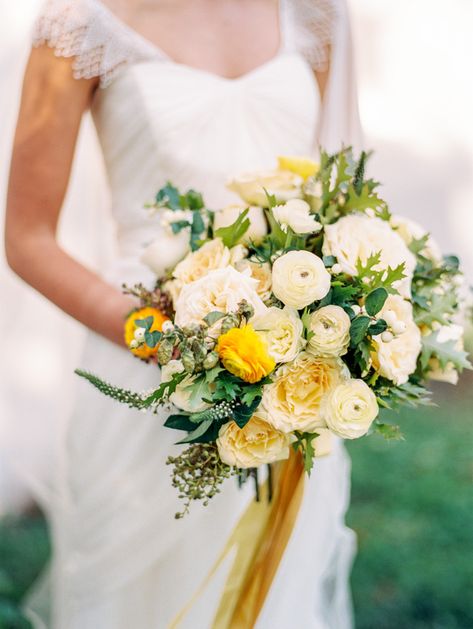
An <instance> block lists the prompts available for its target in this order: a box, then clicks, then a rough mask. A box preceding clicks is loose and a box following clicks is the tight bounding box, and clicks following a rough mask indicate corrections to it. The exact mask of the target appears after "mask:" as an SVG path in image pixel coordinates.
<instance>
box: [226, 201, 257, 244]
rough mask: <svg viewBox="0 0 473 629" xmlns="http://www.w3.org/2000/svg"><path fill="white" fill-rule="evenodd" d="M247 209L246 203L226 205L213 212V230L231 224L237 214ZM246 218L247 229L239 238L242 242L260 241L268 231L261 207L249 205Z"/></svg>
mask: <svg viewBox="0 0 473 629" xmlns="http://www.w3.org/2000/svg"><path fill="white" fill-rule="evenodd" d="M246 209H247V206H246V205H227V207H224V208H223V209H221V210H216V211H215V212H214V230H216V229H220V228H221V227H228V225H232V224H233V223H234V222H235V221H236V220H237V218H238V217H239V215H240V214H241V213H242V212H244V211H245V210H246ZM248 210H249V211H248V214H247V218H248V219H249V221H250V226H249V228H248V231H247V232H246V233H245V234H244V236H243V238H242V239H241V242H242V243H249V242H256V243H257V242H260V241H261V240H262V239H263V238H264V237H265V236H266V234H267V233H268V224H267V222H266V217H265V215H264V210H263V209H262V208H261V207H257V206H254V205H253V206H251V207H249V208H248Z"/></svg>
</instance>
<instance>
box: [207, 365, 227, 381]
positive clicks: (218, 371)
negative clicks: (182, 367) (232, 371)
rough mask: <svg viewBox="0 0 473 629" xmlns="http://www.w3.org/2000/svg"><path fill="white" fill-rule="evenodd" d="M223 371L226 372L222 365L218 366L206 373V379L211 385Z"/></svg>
mask: <svg viewBox="0 0 473 629" xmlns="http://www.w3.org/2000/svg"><path fill="white" fill-rule="evenodd" d="M222 371H225V369H224V368H223V367H220V365H216V366H215V367H213V368H212V369H207V371H206V372H205V379H206V380H207V382H208V383H209V384H211V383H212V382H215V380H216V379H217V378H218V376H219V375H220V374H221V373H222Z"/></svg>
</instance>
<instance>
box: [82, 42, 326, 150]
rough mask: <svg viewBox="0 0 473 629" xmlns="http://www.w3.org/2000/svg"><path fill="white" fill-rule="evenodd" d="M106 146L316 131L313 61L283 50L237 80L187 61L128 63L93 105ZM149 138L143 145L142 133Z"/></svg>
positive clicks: (269, 136)
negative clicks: (195, 66) (197, 67)
mask: <svg viewBox="0 0 473 629" xmlns="http://www.w3.org/2000/svg"><path fill="white" fill-rule="evenodd" d="M92 112H93V116H94V119H95V124H96V126H97V130H98V133H99V136H100V139H101V142H102V145H103V148H104V151H105V152H106V153H107V151H112V152H115V151H117V150H124V149H126V148H127V147H128V148H130V147H131V145H133V149H134V150H136V149H137V146H141V145H142V146H143V150H145V146H146V144H147V142H149V141H150V139H152V140H153V141H154V143H157V146H162V147H164V146H166V145H167V144H168V143H172V145H173V146H177V147H178V148H179V147H181V148H182V149H184V148H185V147H186V146H187V145H189V144H192V145H193V146H195V144H196V143H199V144H201V145H202V147H203V148H204V147H205V144H206V143H207V142H209V141H212V142H215V140H216V139H220V140H221V141H226V142H238V141H242V140H243V138H244V137H245V136H246V137H251V136H252V137H253V138H254V141H255V142H257V141H261V140H264V141H266V142H268V143H271V142H272V139H273V138H275V137H279V139H281V138H282V137H284V136H289V135H293V136H296V137H297V136H301V137H302V136H303V135H306V136H312V138H313V134H314V132H315V128H316V126H317V123H318V119H319V115H320V95H319V90H318V86H317V82H316V79H315V77H314V75H313V72H312V70H311V68H310V66H309V65H308V64H307V62H306V61H305V60H304V59H303V58H302V57H301V56H300V55H298V54H297V53H286V54H280V55H278V56H277V57H275V58H274V59H272V60H270V61H269V62H267V63H265V64H264V65H262V66H260V67H259V68H257V69H256V70H253V71H251V72H249V73H247V74H245V75H244V76H242V77H241V78H238V79H226V78H222V77H220V76H217V75H215V74H213V73H211V72H206V71H204V70H198V69H195V68H191V67H189V66H185V65H181V64H177V63H173V62H166V61H150V62H144V63H139V64H136V65H133V66H131V67H130V68H127V69H126V70H125V71H124V72H123V73H122V74H121V75H120V76H119V77H118V78H117V79H116V80H115V82H114V83H113V84H112V85H110V86H109V87H108V88H107V89H106V90H100V91H99V92H98V93H97V95H96V97H95V100H94V103H93V107H92ZM140 139H141V140H143V144H141V143H140V142H139V140H140Z"/></svg>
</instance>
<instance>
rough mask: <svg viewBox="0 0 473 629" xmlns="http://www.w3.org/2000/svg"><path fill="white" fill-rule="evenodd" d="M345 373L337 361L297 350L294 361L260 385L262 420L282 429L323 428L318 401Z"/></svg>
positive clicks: (306, 429) (310, 430)
mask: <svg viewBox="0 0 473 629" xmlns="http://www.w3.org/2000/svg"><path fill="white" fill-rule="evenodd" d="M345 377H346V367H344V365H343V363H342V362H341V361H339V360H336V359H330V358H315V357H314V356H311V355H310V354H308V353H307V352H301V353H300V354H299V356H298V357H297V358H296V360H295V361H294V362H292V363H287V364H285V365H282V367H280V368H279V369H278V371H277V372H276V377H275V379H274V382H272V383H271V384H268V385H266V386H265V387H264V390H263V400H262V409H263V411H264V417H265V419H266V421H268V422H270V423H271V424H272V425H273V426H274V427H275V428H277V429H278V430H282V431H283V432H286V433H288V432H293V431H294V430H301V431H304V432H317V429H318V428H326V423H325V421H324V420H323V419H322V418H321V416H320V405H321V403H322V400H323V398H324V396H325V395H326V394H327V393H328V392H330V391H331V390H332V389H333V388H335V387H336V386H337V385H338V384H339V383H340V382H341V381H342V380H343V379H344V378H345Z"/></svg>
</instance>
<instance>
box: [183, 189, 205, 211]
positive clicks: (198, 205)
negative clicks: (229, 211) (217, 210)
mask: <svg viewBox="0 0 473 629" xmlns="http://www.w3.org/2000/svg"><path fill="white" fill-rule="evenodd" d="M186 203H187V207H188V208H189V209H190V210H201V209H202V208H203V207H205V204H204V200H203V198H202V195H201V194H200V192H197V191H196V190H192V189H190V190H188V191H187V192H186Z"/></svg>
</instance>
